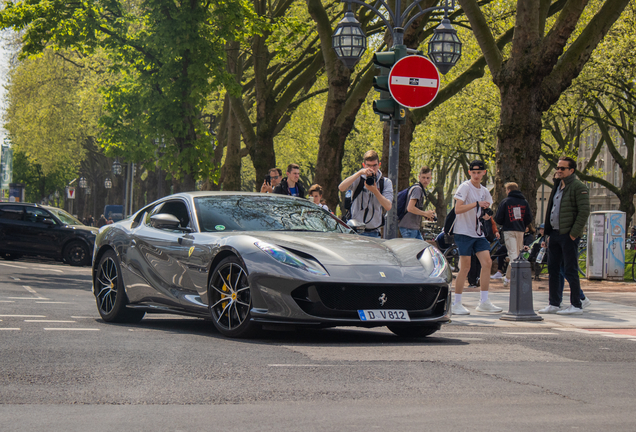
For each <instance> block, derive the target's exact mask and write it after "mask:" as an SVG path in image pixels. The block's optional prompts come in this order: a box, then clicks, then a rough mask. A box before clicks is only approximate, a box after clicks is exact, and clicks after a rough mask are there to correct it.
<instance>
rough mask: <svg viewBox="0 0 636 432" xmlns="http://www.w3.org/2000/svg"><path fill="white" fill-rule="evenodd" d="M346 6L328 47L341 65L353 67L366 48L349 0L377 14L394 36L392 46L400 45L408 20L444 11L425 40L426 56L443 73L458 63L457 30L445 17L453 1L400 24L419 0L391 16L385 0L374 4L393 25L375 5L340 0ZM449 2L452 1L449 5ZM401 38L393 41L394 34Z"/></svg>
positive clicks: (419, 13) (354, 0)
mask: <svg viewBox="0 0 636 432" xmlns="http://www.w3.org/2000/svg"><path fill="white" fill-rule="evenodd" d="M343 1H344V2H346V3H347V5H348V10H347V11H346V12H345V16H344V18H343V19H342V20H341V21H340V22H339V23H338V25H337V27H336V30H335V31H334V33H333V35H332V36H331V46H332V47H333V49H334V50H335V52H336V56H337V57H338V58H339V59H340V61H342V63H344V65H345V66H346V67H347V68H349V69H353V67H354V66H355V65H356V64H357V63H358V61H360V58H361V57H362V54H363V53H364V51H365V50H366V49H367V37H366V35H365V34H364V32H363V31H362V27H361V26H360V23H359V22H358V20H357V19H356V17H355V15H354V14H353V12H352V11H351V3H354V4H358V5H361V6H364V7H366V8H368V9H371V10H372V11H373V12H375V13H376V15H378V17H380V18H381V19H382V20H383V21H384V22H385V24H386V26H387V28H388V29H389V30H390V31H391V33H392V35H393V43H394V44H395V45H397V44H401V43H402V42H401V38H402V35H403V32H404V28H408V27H409V26H410V25H411V23H412V22H413V21H414V20H415V19H416V18H418V17H420V16H421V15H423V14H425V13H428V12H431V11H433V10H441V9H443V10H444V19H443V20H442V22H441V23H440V25H439V26H438V27H437V28H436V29H435V30H434V32H433V37H432V38H431V39H430V41H429V42H428V57H429V58H430V60H431V61H432V62H433V63H434V64H435V66H436V67H437V69H438V70H439V71H440V72H441V73H443V74H446V73H447V72H448V71H449V70H450V69H451V68H452V67H453V66H455V64H457V62H458V61H459V59H460V57H461V55H462V43H461V41H460V40H459V38H458V37H457V30H455V29H454V28H453V26H452V25H451V23H450V20H449V19H448V11H449V10H452V9H454V7H455V1H454V0H446V2H445V6H442V7H434V8H428V9H424V10H422V9H421V8H420V10H419V12H418V13H417V14H415V15H414V16H413V17H411V19H409V21H408V22H407V23H406V25H404V27H402V25H401V24H402V21H403V20H405V19H406V17H407V16H408V14H409V13H410V12H411V11H412V10H413V9H414V8H415V7H416V6H417V7H419V6H418V4H419V3H420V1H422V0H419V1H414V2H413V3H412V4H411V5H409V6H408V7H407V8H406V9H405V10H404V13H403V14H402V15H401V16H397V15H394V13H393V11H392V10H391V9H390V8H389V7H388V5H387V4H386V3H385V1H384V0H378V2H377V3H376V6H377V5H378V3H379V4H381V5H382V6H384V8H385V9H386V11H387V13H388V14H389V16H390V17H391V18H392V21H393V24H391V23H390V22H389V21H387V20H386V18H385V16H384V14H382V13H381V12H380V11H379V10H378V9H376V7H374V6H371V5H368V4H366V3H364V2H362V1H361V0H343ZM449 1H451V2H452V4H451V6H449V4H448V3H449ZM396 9H397V12H398V14H399V13H400V10H399V9H400V1H399V0H397V1H396ZM396 36H398V37H399V39H400V40H396V39H397V37H396Z"/></svg>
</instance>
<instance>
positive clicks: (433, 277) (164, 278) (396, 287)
mask: <svg viewBox="0 0 636 432" xmlns="http://www.w3.org/2000/svg"><path fill="white" fill-rule="evenodd" d="M450 283H451V271H450V269H449V266H448V264H447V263H446V261H445V259H444V257H443V255H442V254H441V253H440V252H439V251H438V250H437V249H436V248H435V247H433V246H431V245H430V244H428V243H426V242H423V241H421V240H411V239H393V240H381V239H372V238H369V237H364V236H360V235H358V234H356V233H355V231H353V230H352V229H351V228H349V226H347V225H346V224H344V223H343V222H342V221H341V220H340V219H338V218H336V217H335V216H333V215H332V214H331V213H329V212H328V211H325V210H323V209H322V208H321V207H319V206H317V205H315V204H314V203H312V202H310V201H307V200H305V199H301V198H293V197H288V196H282V195H272V194H259V193H236V192H190V193H179V194H175V195H170V196H167V197H164V198H162V199H160V200H158V201H156V202H154V203H152V204H150V205H148V206H146V207H144V208H142V209H141V210H139V211H138V212H137V213H135V214H134V215H133V216H131V217H130V218H128V219H125V220H123V221H120V222H117V223H115V224H112V225H107V226H105V227H103V228H102V229H101V230H100V232H99V234H98V235H97V238H96V240H95V251H94V255H93V293H94V294H95V298H96V301H97V309H98V311H99V314H100V315H101V317H102V318H103V319H104V321H108V322H139V321H140V320H141V319H142V318H143V317H144V315H145V314H146V313H153V312H154V313H174V314H183V315H189V316H195V317H201V318H205V319H208V320H210V321H212V323H213V324H214V326H215V327H216V328H217V329H218V331H219V332H220V333H222V334H224V335H226V336H229V337H247V336H250V335H252V334H254V333H255V332H256V331H258V330H260V329H266V330H267V329H273V328H276V327H281V326H282V327H287V326H311V327H319V328H320V327H335V326H359V327H376V326H387V327H388V328H389V329H390V330H391V331H392V332H394V333H395V334H397V335H399V336H406V337H415V336H427V335H430V334H432V333H434V332H435V331H436V330H438V329H439V328H440V325H441V324H442V323H444V322H448V321H449V319H450Z"/></svg>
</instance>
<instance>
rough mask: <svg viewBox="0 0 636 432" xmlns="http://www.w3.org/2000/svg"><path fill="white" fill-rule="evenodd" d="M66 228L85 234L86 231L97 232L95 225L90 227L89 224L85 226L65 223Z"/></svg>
mask: <svg viewBox="0 0 636 432" xmlns="http://www.w3.org/2000/svg"><path fill="white" fill-rule="evenodd" d="M65 226H66V228H69V229H72V230H76V231H82V232H84V233H86V234H88V233H93V234H97V233H98V232H99V228H95V227H90V226H86V225H65Z"/></svg>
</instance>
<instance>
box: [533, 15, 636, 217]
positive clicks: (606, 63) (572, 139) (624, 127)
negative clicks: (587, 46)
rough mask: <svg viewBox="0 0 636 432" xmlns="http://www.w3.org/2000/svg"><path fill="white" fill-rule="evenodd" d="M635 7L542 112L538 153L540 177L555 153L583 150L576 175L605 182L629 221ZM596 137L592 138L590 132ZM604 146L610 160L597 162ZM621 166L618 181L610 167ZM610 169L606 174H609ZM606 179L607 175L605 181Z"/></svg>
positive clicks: (634, 185) (635, 116) (635, 180)
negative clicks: (564, 91) (540, 148)
mask: <svg viewBox="0 0 636 432" xmlns="http://www.w3.org/2000/svg"><path fill="white" fill-rule="evenodd" d="M635 25H636V6H635V5H634V4H633V3H632V4H630V5H629V6H628V7H627V8H626V9H625V11H624V12H623V14H622V15H621V18H620V19H619V20H618V21H617V22H616V25H615V26H614V27H612V29H611V30H610V32H609V33H608V35H607V36H606V37H605V39H604V41H603V42H602V43H601V44H600V45H599V49H598V50H597V51H595V53H594V54H593V56H592V58H591V59H590V61H589V63H588V64H587V65H586V67H585V69H584V70H583V71H582V73H581V76H580V77H579V78H578V79H577V80H576V81H575V82H574V84H573V86H572V88H571V89H570V90H569V91H568V92H567V93H566V94H565V95H564V97H562V98H561V100H560V101H559V103H558V104H556V105H555V106H554V107H553V109H551V110H550V111H549V112H548V113H546V115H545V116H544V129H545V132H546V133H545V134H544V140H543V148H542V157H543V159H544V161H545V164H544V172H543V177H544V178H543V182H544V183H546V184H548V185H551V182H550V180H551V179H548V178H547V176H549V175H550V173H551V172H552V169H553V167H554V166H555V165H556V162H557V161H558V158H559V157H560V156H562V155H567V156H570V157H573V158H577V155H578V154H580V153H581V152H582V153H583V156H584V157H585V159H586V163H585V164H583V163H579V164H578V169H577V172H576V174H577V175H578V176H579V177H580V178H581V179H582V180H585V181H589V182H595V183H598V184H601V185H603V186H604V187H606V188H607V189H608V190H609V191H611V192H612V193H614V194H615V195H616V196H617V197H618V199H619V201H620V207H619V209H620V210H622V211H624V212H626V213H627V220H631V217H632V216H633V214H634V212H635V209H634V204H633V198H634V194H635V193H636V176H634V150H635V149H634V145H635V141H636V140H635V138H636V137H635V132H634V131H635V127H636V89H635V88H634V77H636V62H635V61H634V58H633V52H634V49H636V31H635V30H634V28H635ZM597 136H598V138H599V139H598V140H593V139H591V138H592V137H594V138H596V137H597ZM604 147H607V149H608V150H609V153H610V154H611V156H612V159H613V160H612V161H606V164H605V166H606V167H609V169H603V168H602V167H600V165H601V164H600V160H599V159H598V155H599V154H600V152H601V151H602V149H603V148H604ZM615 168H618V170H619V171H620V179H619V182H618V184H616V183H615V181H614V169H615ZM608 172H609V176H608ZM608 179H609V180H608Z"/></svg>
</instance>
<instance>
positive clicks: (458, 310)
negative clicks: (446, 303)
mask: <svg viewBox="0 0 636 432" xmlns="http://www.w3.org/2000/svg"><path fill="white" fill-rule="evenodd" d="M451 311H452V313H453V315H470V311H469V310H468V309H466V308H465V307H464V305H462V304H461V303H459V304H453V305H452V306H451Z"/></svg>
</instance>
